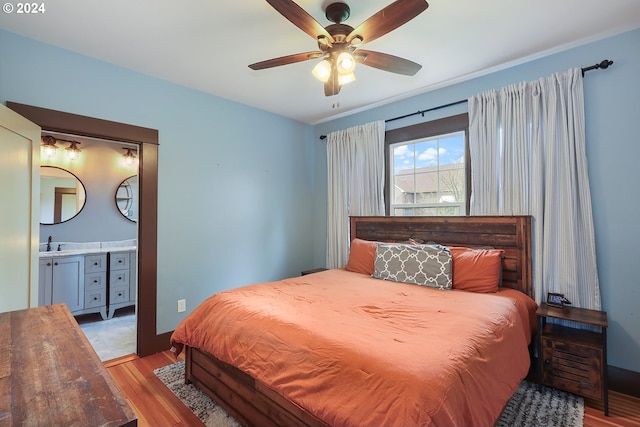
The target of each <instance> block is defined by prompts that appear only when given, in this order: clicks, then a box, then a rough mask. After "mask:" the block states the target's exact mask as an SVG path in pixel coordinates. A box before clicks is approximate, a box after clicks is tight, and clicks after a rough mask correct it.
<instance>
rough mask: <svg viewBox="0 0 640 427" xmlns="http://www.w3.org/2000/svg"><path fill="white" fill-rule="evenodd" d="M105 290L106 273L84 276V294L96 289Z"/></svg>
mask: <svg viewBox="0 0 640 427" xmlns="http://www.w3.org/2000/svg"><path fill="white" fill-rule="evenodd" d="M106 288H107V273H106V272H102V273H91V274H85V275H84V289H85V292H89V291H91V292H93V291H95V290H96V289H106Z"/></svg>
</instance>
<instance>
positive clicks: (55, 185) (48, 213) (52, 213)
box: [40, 166, 87, 225]
mask: <svg viewBox="0 0 640 427" xmlns="http://www.w3.org/2000/svg"><path fill="white" fill-rule="evenodd" d="M86 200H87V197H86V193H85V190H84V185H83V184H82V182H81V181H80V180H79V179H78V177H77V176H75V175H74V174H72V173H71V172H69V171H68V170H64V169H62V168H58V167H55V166H40V223H41V224H45V225H52V224H60V223H61V222H65V221H69V220H70V219H71V218H73V217H75V216H76V215H78V214H79V213H80V211H81V210H82V208H84V204H85V202H86Z"/></svg>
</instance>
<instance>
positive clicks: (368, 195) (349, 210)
mask: <svg viewBox="0 0 640 427" xmlns="http://www.w3.org/2000/svg"><path fill="white" fill-rule="evenodd" d="M327 175H328V185H327V193H328V204H327V209H328V210H327V268H340V267H344V266H345V264H346V263H347V258H348V254H349V216H350V215H354V216H355V215H384V121H382V120H380V121H377V122H373V123H368V124H365V125H361V126H356V127H353V128H349V129H346V130H341V131H337V132H332V133H330V134H328V135H327Z"/></svg>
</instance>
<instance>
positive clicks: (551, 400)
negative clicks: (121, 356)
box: [153, 361, 584, 427]
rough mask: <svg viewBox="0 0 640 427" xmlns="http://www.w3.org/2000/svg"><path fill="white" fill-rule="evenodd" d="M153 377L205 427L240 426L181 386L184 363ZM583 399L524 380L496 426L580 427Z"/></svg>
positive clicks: (200, 395)
mask: <svg viewBox="0 0 640 427" xmlns="http://www.w3.org/2000/svg"><path fill="white" fill-rule="evenodd" d="M153 372H154V373H155V374H156V376H157V377H158V378H159V379H160V381H162V382H163V383H164V385H166V386H167V387H168V388H169V389H170V390H171V391H172V392H173V393H174V394H175V395H176V396H177V397H178V398H179V399H180V400H181V401H182V402H183V403H184V404H185V405H186V406H187V407H188V408H189V409H190V410H191V411H192V412H193V413H194V414H195V415H196V416H197V417H198V418H200V419H201V420H202V422H203V423H204V424H205V425H206V426H207V427H239V426H240V425H239V424H238V422H237V421H236V420H234V419H233V418H232V417H231V416H230V415H229V414H227V413H226V412H225V411H224V409H222V408H221V407H220V406H218V405H217V404H216V403H215V402H214V401H213V400H211V399H210V398H209V396H207V395H206V394H205V393H204V392H202V391H201V390H200V389H199V388H198V387H196V386H194V385H193V384H185V383H184V361H180V362H176V363H174V364H171V365H168V366H165V367H162V368H159V369H156V370H155V371H153ZM583 418H584V400H583V399H582V398H581V397H578V396H574V395H573V394H570V393H565V392H562V391H559V390H556V389H552V388H549V387H543V388H542V392H539V391H538V386H537V384H533V383H530V382H527V381H523V382H522V383H521V384H520V386H519V387H518V389H517V390H516V392H515V393H514V394H513V397H512V398H511V400H510V401H509V403H507V406H506V407H505V409H504V411H503V413H502V415H501V416H500V419H499V420H498V422H497V423H496V426H497V427H512V426H518V427H539V426H549V427H582V419H583Z"/></svg>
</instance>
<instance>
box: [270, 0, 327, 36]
mask: <svg viewBox="0 0 640 427" xmlns="http://www.w3.org/2000/svg"><path fill="white" fill-rule="evenodd" d="M267 3H269V4H270V5H271V6H272V7H273V8H274V9H275V10H277V11H278V12H280V13H281V14H282V16H284V17H285V18H287V19H288V20H289V21H291V22H292V23H293V25H295V26H296V27H298V28H300V29H301V30H302V31H304V32H305V33H307V34H309V35H310V36H311V37H313V38H314V39H316V40H317V39H318V36H325V37H327V38H328V39H329V41H330V42H331V43H333V42H334V40H333V37H331V34H329V32H328V31H327V30H325V29H324V27H323V26H322V25H320V23H319V22H318V21H316V20H315V19H313V17H312V16H311V15H309V14H308V13H307V12H306V11H305V10H304V9H303V8H301V7H300V6H298V5H297V4H296V3H294V2H293V1H291V0H267Z"/></svg>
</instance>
